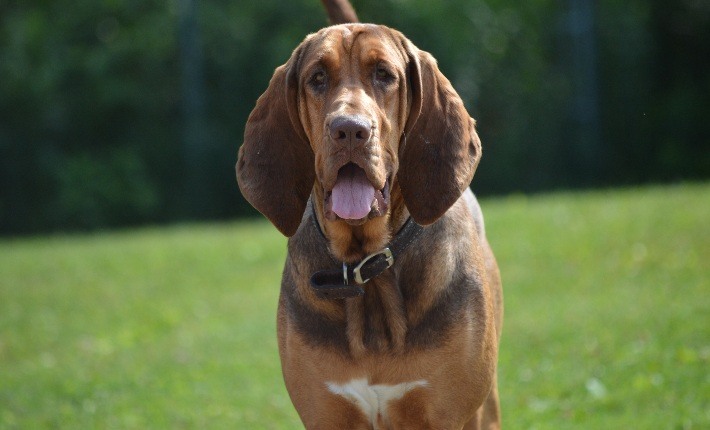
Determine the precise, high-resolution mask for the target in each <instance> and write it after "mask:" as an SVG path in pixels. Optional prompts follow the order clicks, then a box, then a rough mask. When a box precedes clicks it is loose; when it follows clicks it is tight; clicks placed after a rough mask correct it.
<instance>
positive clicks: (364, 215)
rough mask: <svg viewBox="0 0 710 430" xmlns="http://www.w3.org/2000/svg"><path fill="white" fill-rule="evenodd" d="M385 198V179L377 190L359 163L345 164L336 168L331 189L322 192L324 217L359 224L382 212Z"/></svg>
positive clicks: (387, 195)
mask: <svg viewBox="0 0 710 430" xmlns="http://www.w3.org/2000/svg"><path fill="white" fill-rule="evenodd" d="M389 200H390V181H389V179H387V180H386V181H385V186H384V188H382V189H381V190H377V189H375V187H374V186H373V185H372V183H371V182H370V180H369V179H368V178H367V174H366V173H365V171H364V170H363V169H362V168H361V167H360V166H358V165H356V164H354V163H348V164H346V165H345V166H343V167H341V168H340V170H338V178H337V180H336V181H335V186H333V189H332V190H330V191H327V192H326V193H325V205H324V206H325V218H326V219H327V220H329V221H335V220H338V219H341V220H343V221H345V222H347V223H348V224H350V225H361V224H364V223H365V222H367V220H369V219H370V218H374V217H378V216H382V215H384V214H385V213H386V212H387V208H388V207H389Z"/></svg>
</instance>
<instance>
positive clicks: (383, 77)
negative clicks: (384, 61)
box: [375, 66, 395, 85]
mask: <svg viewBox="0 0 710 430" xmlns="http://www.w3.org/2000/svg"><path fill="white" fill-rule="evenodd" d="M375 80H376V81H377V82H379V83H381V84H385V85H388V84H390V83H392V82H394V80H395V77H394V75H393V74H392V73H390V71H389V70H387V68H386V67H384V66H377V67H376V68H375Z"/></svg>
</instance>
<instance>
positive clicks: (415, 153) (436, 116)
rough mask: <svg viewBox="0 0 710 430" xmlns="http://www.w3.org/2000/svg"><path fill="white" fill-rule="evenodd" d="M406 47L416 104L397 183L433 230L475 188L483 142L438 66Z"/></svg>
mask: <svg viewBox="0 0 710 430" xmlns="http://www.w3.org/2000/svg"><path fill="white" fill-rule="evenodd" d="M405 47H406V50H407V53H408V57H409V65H408V73H409V85H410V87H411V94H412V96H411V97H412V103H411V107H410V113H409V117H408V119H407V123H406V125H405V130H404V135H403V137H402V141H401V142H400V147H399V171H398V172H397V179H398V181H399V185H400V188H401V189H402V195H403V197H404V203H405V204H406V206H407V208H408V209H409V213H410V214H411V216H412V218H414V220H415V221H416V222H417V223H418V224H421V225H428V224H431V223H433V222H434V221H436V220H437V219H439V217H441V216H442V215H443V214H444V213H445V212H446V211H447V210H448V209H449V208H450V207H451V205H453V204H454V203H455V202H456V200H458V198H459V197H460V196H461V194H462V193H463V191H464V190H465V189H466V188H467V187H468V186H469V184H470V183H471V179H472V178H473V174H474V172H475V171H476V166H477V165H478V161H479V160H480V158H481V141H480V139H479V138H478V135H477V134H476V129H475V124H476V123H475V121H474V120H473V119H472V118H471V117H470V116H469V114H468V112H467V111H466V108H465V107H464V104H463V101H462V100H461V98H460V97H459V95H458V94H457V93H456V91H455V90H454V89H453V87H452V86H451V83H450V82H449V80H448V79H446V77H445V76H444V75H443V74H442V73H441V72H440V71H439V68H438V66H437V64H436V60H435V59H434V58H433V57H432V56H431V55H430V54H429V53H427V52H424V51H420V50H419V49H417V48H416V47H414V46H413V45H412V44H411V42H408V41H406V42H405Z"/></svg>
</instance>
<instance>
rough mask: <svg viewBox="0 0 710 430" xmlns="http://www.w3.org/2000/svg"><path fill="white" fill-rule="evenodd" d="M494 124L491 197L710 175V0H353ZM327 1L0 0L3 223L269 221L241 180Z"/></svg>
mask: <svg viewBox="0 0 710 430" xmlns="http://www.w3.org/2000/svg"><path fill="white" fill-rule="evenodd" d="M353 4H354V6H355V9H356V10H357V11H358V14H359V16H360V19H361V20H362V21H363V22H376V23H381V24H386V25H389V26H392V27H395V28H397V29H399V30H401V31H402V32H403V33H404V34H405V35H407V36H408V37H409V38H410V39H411V40H412V41H413V42H414V43H415V44H416V45H417V46H418V47H419V48H421V49H424V50H426V51H429V52H431V53H432V54H433V55H434V56H435V57H436V58H437V59H438V61H439V66H440V68H441V70H442V71H443V72H444V74H445V75H447V77H449V79H450V80H451V81H452V82H453V84H454V87H455V88H456V89H457V91H458V92H459V94H460V95H461V96H462V98H463V99H464V101H465V103H466V105H467V107H468V109H469V112H470V113H471V114H472V115H473V116H474V117H475V118H476V119H477V120H478V124H479V133H480V135H481V138H482V141H483V144H484V157H483V162H482V163H481V164H480V167H479V170H478V172H477V173H476V177H475V178H474V182H473V188H474V190H475V191H476V192H477V193H478V194H479V195H492V194H504V193H518V192H524V193H530V192H541V191H547V190H553V189H579V188H600V187H613V186H625V185H632V184H645V183H665V182H678V181H692V180H707V179H708V178H710V120H709V119H708V114H710V2H708V1H707V0H673V1H668V0H663V1H661V0H596V1H595V0H530V1H526V2H520V1H513V0H447V1H431V0H353ZM325 25H326V18H325V13H324V11H323V10H322V7H321V4H320V2H318V1H316V0H290V1H282V0H261V1H258V2H254V1H245V0H237V1H225V0H211V1H198V0H168V1H165V0H163V1H157V0H140V1H137V0H126V1H118V0H91V1H87V0H71V1H69V0H53V1H39V0H23V1H21V2H20V1H12V0H0V235H5V236H13V235H25V234H38V233H45V232H52V231H66V230H86V229H89V230H90V229H104V228H112V227H121V226H128V225H140V224H156V223H163V222H173V221H184V220H202V219H227V218H234V217H239V216H252V215H254V214H255V212H254V211H253V209H251V208H250V207H249V205H248V204H247V203H246V202H245V201H244V200H243V199H242V198H241V196H240V194H239V190H238V187H237V185H236V181H235V179H234V167H233V166H234V163H235V161H236V153H237V149H238V147H239V145H240V144H241V141H242V136H243V130H244V123H245V121H246V118H247V116H248V114H249V112H250V111H251V109H252V108H253V106H254V103H255V101H256V99H257V97H258V96H259V95H260V94H261V93H262V92H263V91H264V90H265V88H266V86H267V84H268V81H269V79H270V78H271V75H272V73H273V70H274V68H275V67H277V66H278V65H280V64H283V63H284V62H285V61H286V60H287V59H288V57H289V55H290V53H291V51H292V50H293V48H295V47H296V46H297V44H298V43H299V42H300V41H301V40H303V38H304V36H305V35H306V34H308V33H309V32H313V31H316V30H318V29H319V28H321V27H323V26H325Z"/></svg>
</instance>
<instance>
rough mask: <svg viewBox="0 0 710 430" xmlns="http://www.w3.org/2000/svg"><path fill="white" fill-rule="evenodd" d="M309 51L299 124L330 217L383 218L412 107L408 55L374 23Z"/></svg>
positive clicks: (318, 39) (325, 36) (332, 34)
mask: <svg viewBox="0 0 710 430" xmlns="http://www.w3.org/2000/svg"><path fill="white" fill-rule="evenodd" d="M303 49H304V53H303V54H302V57H301V73H300V74H299V80H300V81H299V83H298V85H299V88H300V89H301V90H300V94H299V96H300V97H299V106H298V108H299V119H300V121H301V124H302V126H303V128H304V131H305V133H306V136H307V137H308V141H309V142H310V146H311V148H312V150H313V153H314V155H315V173H316V181H317V185H318V186H320V187H321V188H322V192H323V199H324V201H323V208H324V209H323V210H324V214H325V218H326V219H328V220H329V221H335V220H343V221H344V222H346V223H348V224H351V225H360V224H363V223H365V222H366V221H367V220H368V219H370V218H373V217H379V216H383V215H385V214H386V213H387V211H388V209H389V204H390V188H391V184H392V182H393V180H394V178H395V173H396V172H397V163H398V155H397V151H398V147H399V141H400V137H401V136H402V133H403V131H404V126H405V122H406V118H407V116H408V113H409V110H410V108H409V103H408V100H411V96H408V91H407V89H408V87H409V86H408V85H407V63H408V60H407V57H406V52H404V50H403V49H402V47H401V46H397V43H396V40H394V39H393V38H392V37H391V34H390V33H389V32H384V31H382V29H381V28H379V27H376V26H357V27H355V28H352V27H348V26H341V27H337V28H332V29H330V30H328V31H323V32H321V33H318V34H316V35H313V36H312V37H311V38H309V40H307V41H306V42H305V46H304V48H303ZM319 194H320V193H319Z"/></svg>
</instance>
